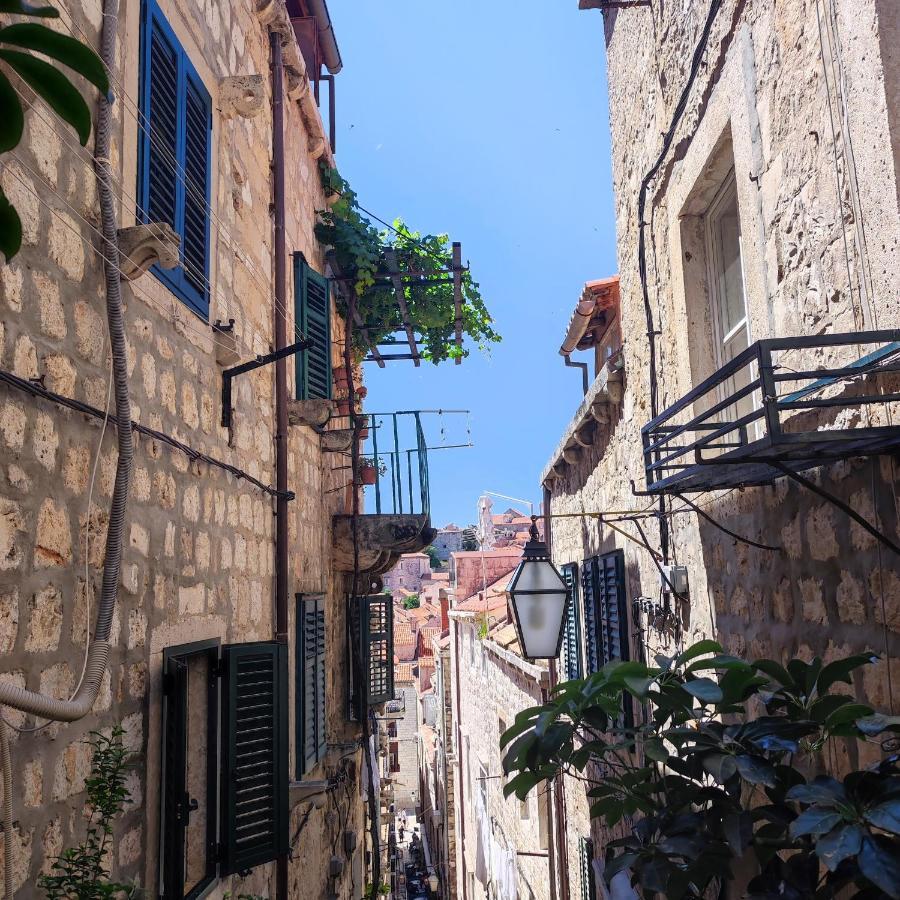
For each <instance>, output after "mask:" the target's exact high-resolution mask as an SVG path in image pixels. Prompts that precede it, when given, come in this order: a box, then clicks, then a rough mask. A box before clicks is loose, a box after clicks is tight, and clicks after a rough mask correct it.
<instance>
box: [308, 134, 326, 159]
mask: <svg viewBox="0 0 900 900" xmlns="http://www.w3.org/2000/svg"><path fill="white" fill-rule="evenodd" d="M306 146H307V150H308V151H309V155H310V156H311V157H312V158H313V159H318V158H319V157H320V156H321V155H322V154H323V153H324V152H325V147H326V146H327V145H326V143H325V138H322V137H310V139H309V143H308V144H307V145H306Z"/></svg>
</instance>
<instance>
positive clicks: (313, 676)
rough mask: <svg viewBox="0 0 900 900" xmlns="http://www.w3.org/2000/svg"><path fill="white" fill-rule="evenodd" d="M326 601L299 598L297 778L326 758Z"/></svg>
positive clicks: (320, 598)
mask: <svg viewBox="0 0 900 900" xmlns="http://www.w3.org/2000/svg"><path fill="white" fill-rule="evenodd" d="M324 604H325V600H324V598H323V597H302V596H301V595H299V594H298V595H297V682H296V685H295V688H296V698H297V715H296V726H297V735H296V738H297V741H296V751H295V752H296V761H297V765H296V771H297V778H298V779H299V778H301V777H302V776H303V775H305V774H306V773H307V772H308V771H309V770H310V769H311V768H312V767H313V766H314V765H315V764H316V763H317V762H318V761H319V760H320V759H322V757H323V756H324V755H325V746H326V742H325V608H324Z"/></svg>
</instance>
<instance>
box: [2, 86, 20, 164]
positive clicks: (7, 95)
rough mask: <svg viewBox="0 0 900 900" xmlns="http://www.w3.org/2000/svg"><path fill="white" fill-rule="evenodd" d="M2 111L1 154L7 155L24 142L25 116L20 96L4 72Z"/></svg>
mask: <svg viewBox="0 0 900 900" xmlns="http://www.w3.org/2000/svg"><path fill="white" fill-rule="evenodd" d="M0 110H3V115H2V116H0V153H6V151H7V150H12V149H13V147H17V146H18V144H19V141H20V140H22V131H23V129H24V128H25V116H24V115H23V113H22V104H21V102H20V101H19V95H18V94H17V93H16V91H15V88H14V87H13V86H12V85H11V84H10V81H9V79H8V78H7V77H6V76H5V75H4V74H3V72H0Z"/></svg>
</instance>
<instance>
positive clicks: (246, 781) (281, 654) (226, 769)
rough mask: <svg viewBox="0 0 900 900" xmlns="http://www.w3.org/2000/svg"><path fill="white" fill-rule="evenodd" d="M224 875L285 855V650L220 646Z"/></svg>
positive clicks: (263, 645)
mask: <svg viewBox="0 0 900 900" xmlns="http://www.w3.org/2000/svg"><path fill="white" fill-rule="evenodd" d="M222 664H223V682H222V829H221V834H222V874H225V875H227V874H230V873H232V872H242V871H244V870H245V869H251V868H253V867H254V866H258V865H260V864H262V863H265V862H269V861H271V860H273V859H275V858H276V857H277V856H280V855H282V854H285V853H287V851H288V803H287V800H288V739H287V735H288V710H287V646H286V645H285V644H278V643H275V642H261V643H256V644H231V645H228V646H225V647H223V648H222Z"/></svg>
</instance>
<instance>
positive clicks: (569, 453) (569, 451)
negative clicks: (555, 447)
mask: <svg viewBox="0 0 900 900" xmlns="http://www.w3.org/2000/svg"><path fill="white" fill-rule="evenodd" d="M562 458H563V459H564V460H565V461H566V462H567V463H568V464H569V465H570V466H571V465H574V464H575V463H577V462H578V448H577V447H566V448H565V449H564V450H563V452H562Z"/></svg>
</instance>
